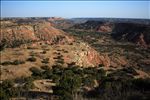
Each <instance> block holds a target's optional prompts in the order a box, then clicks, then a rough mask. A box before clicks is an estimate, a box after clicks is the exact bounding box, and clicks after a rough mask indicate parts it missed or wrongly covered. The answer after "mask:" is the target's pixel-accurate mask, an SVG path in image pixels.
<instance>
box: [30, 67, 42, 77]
mask: <svg viewBox="0 0 150 100" xmlns="http://www.w3.org/2000/svg"><path fill="white" fill-rule="evenodd" d="M29 70H30V71H31V72H32V76H41V75H42V71H41V70H40V69H38V68H36V67H31V68H30V69H29Z"/></svg>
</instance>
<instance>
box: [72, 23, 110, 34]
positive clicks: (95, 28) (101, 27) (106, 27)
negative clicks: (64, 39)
mask: <svg viewBox="0 0 150 100" xmlns="http://www.w3.org/2000/svg"><path fill="white" fill-rule="evenodd" d="M71 28H72V29H80V30H85V31H91V32H105V33H107V32H111V31H112V28H113V24H112V23H110V22H102V21H87V22H85V23H82V24H75V25H74V26H73V27H71Z"/></svg>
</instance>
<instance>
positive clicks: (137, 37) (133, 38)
mask: <svg viewBox="0 0 150 100" xmlns="http://www.w3.org/2000/svg"><path fill="white" fill-rule="evenodd" d="M149 33H150V27H149V26H148V25H144V24H134V23H116V24H115V28H114V29H113V34H112V37H113V38H114V39H116V40H126V41H130V42H134V43H137V44H139V45H141V46H144V47H147V46H149V45H150V35H149Z"/></svg>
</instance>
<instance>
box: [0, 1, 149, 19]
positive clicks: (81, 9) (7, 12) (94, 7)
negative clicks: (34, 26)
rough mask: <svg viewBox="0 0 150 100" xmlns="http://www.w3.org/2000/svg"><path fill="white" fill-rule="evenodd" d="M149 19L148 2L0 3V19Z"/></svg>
mask: <svg viewBox="0 0 150 100" xmlns="http://www.w3.org/2000/svg"><path fill="white" fill-rule="evenodd" d="M53 16H56V17H65V18H74V17H115V18H149V19H150V1H21V2H19V1H1V17H53Z"/></svg>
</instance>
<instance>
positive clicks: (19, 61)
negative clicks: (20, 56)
mask: <svg viewBox="0 0 150 100" xmlns="http://www.w3.org/2000/svg"><path fill="white" fill-rule="evenodd" d="M24 63H25V62H24V61H21V60H15V61H14V62H13V63H12V64H13V65H19V64H24Z"/></svg>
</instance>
